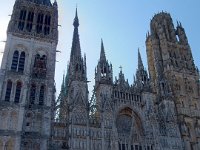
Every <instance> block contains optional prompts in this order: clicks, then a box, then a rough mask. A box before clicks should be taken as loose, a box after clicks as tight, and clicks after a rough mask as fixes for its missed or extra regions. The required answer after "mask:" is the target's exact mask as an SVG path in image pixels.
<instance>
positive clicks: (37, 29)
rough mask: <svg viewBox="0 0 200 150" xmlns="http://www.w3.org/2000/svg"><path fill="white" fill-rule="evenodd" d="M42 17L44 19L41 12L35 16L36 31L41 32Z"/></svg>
mask: <svg viewBox="0 0 200 150" xmlns="http://www.w3.org/2000/svg"><path fill="white" fill-rule="evenodd" d="M43 19H44V14H41V13H40V14H38V17H37V26H36V31H37V33H41V32H42V27H43Z"/></svg>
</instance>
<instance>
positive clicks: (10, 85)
mask: <svg viewBox="0 0 200 150" xmlns="http://www.w3.org/2000/svg"><path fill="white" fill-rule="evenodd" d="M12 88H13V82H12V80H10V79H8V80H7V82H6V91H5V101H8V102H9V101H10V100H11V97H12Z"/></svg>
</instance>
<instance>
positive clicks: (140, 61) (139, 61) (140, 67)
mask: <svg viewBox="0 0 200 150" xmlns="http://www.w3.org/2000/svg"><path fill="white" fill-rule="evenodd" d="M138 69H144V65H143V62H142V58H141V54H140V49H139V48H138Z"/></svg>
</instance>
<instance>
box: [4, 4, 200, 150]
mask: <svg viewBox="0 0 200 150" xmlns="http://www.w3.org/2000/svg"><path fill="white" fill-rule="evenodd" d="M73 26H74V32H73V39H72V46H71V53H70V54H69V55H70V60H69V63H68V64H66V66H67V73H66V75H64V76H63V82H62V85H61V91H60V94H59V96H58V98H56V96H55V92H56V88H55V80H54V76H55V64H56V52H58V51H57V50H56V48H57V44H58V4H57V2H56V0H55V1H54V2H53V3H52V2H51V1H50V0H15V4H14V7H13V12H12V15H11V19H10V21H9V24H8V28H7V40H6V44H5V49H4V53H3V59H2V64H1V69H0V150H200V76H199V70H198V68H197V67H196V66H195V64H194V60H193V56H192V50H191V48H190V45H189V43H188V39H187V35H186V33H185V30H184V28H183V26H182V24H181V23H180V22H177V25H176V27H175V26H174V24H173V20H172V18H171V16H170V14H169V13H166V12H160V13H158V14H156V15H154V17H153V18H152V19H151V21H150V32H149V33H148V34H147V36H146V53H147V60H148V70H146V69H145V67H144V65H143V62H142V59H141V55H140V51H139V50H138V64H137V70H136V73H135V79H134V82H133V83H132V84H129V83H128V81H127V80H126V79H125V75H124V73H123V72H122V70H120V72H119V74H118V77H116V78H115V79H113V68H112V64H111V63H108V62H109V61H108V60H107V58H106V51H105V50H106V49H105V48H104V44H103V40H102V41H101V47H100V48H99V49H100V56H99V60H98V62H96V63H97V65H96V68H95V73H94V74H95V85H94V90H93V93H92V97H89V91H88V79H87V65H86V56H82V54H81V46H80V39H79V31H78V29H79V18H78V12H77V9H76V12H75V18H74V21H73ZM90 69H92V68H90ZM61 78H62V77H61Z"/></svg>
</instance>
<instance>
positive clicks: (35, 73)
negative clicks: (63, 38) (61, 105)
mask: <svg viewBox="0 0 200 150" xmlns="http://www.w3.org/2000/svg"><path fill="white" fill-rule="evenodd" d="M57 20H58V11H57V4H56V2H55V3H54V4H51V3H50V1H49V0H43V1H37V2H35V1H30V0H16V2H15V4H14V7H13V13H12V16H11V19H10V22H9V25H8V29H7V41H6V45H5V50H4V55H3V60H2V64H1V70H0V87H1V88H0V119H1V121H0V150H4V149H7V150H19V149H20V150H30V149H35V150H39V149H41V150H44V149H48V146H49V139H50V136H51V122H52V121H51V120H52V104H53V102H54V93H55V87H54V73H55V55H56V46H57V42H58V30H57V26H58V21H57Z"/></svg>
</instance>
